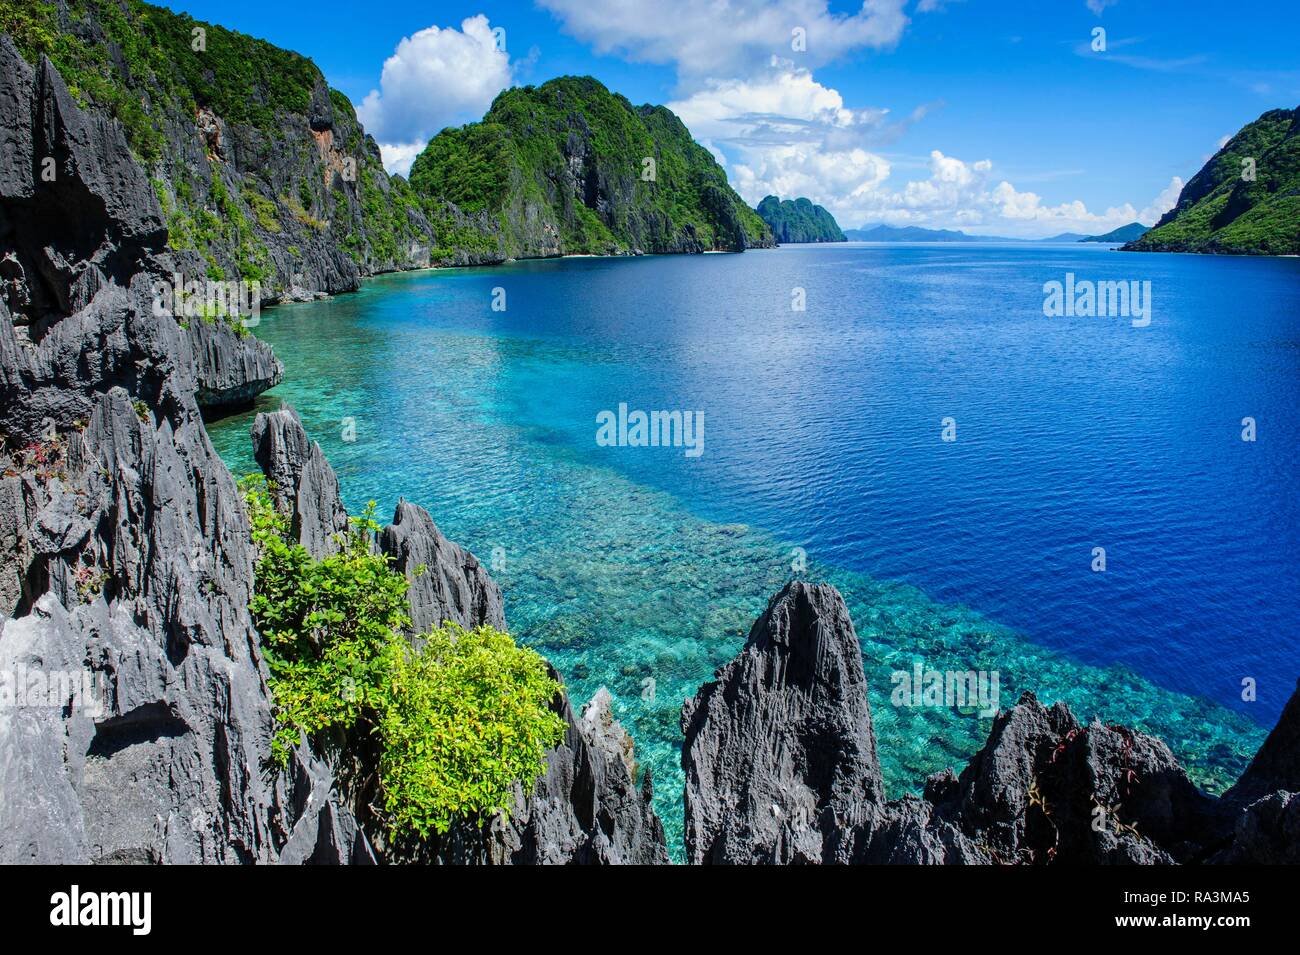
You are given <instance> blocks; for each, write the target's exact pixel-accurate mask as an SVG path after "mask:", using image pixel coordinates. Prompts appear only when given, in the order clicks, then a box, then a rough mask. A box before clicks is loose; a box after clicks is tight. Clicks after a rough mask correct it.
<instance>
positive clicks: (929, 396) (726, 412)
mask: <svg viewBox="0 0 1300 955" xmlns="http://www.w3.org/2000/svg"><path fill="white" fill-rule="evenodd" d="M1066 272H1073V273H1075V274H1076V276H1077V277H1078V278H1080V279H1085V278H1086V279H1094V280H1117V281H1119V280H1123V281H1131V280H1138V281H1142V280H1149V281H1150V282H1151V295H1152V321H1151V324H1150V326H1149V327H1146V328H1134V327H1132V325H1131V324H1130V322H1129V320H1128V319H1125V318H1081V317H1074V318H1048V317H1045V316H1044V314H1043V299H1044V293H1043V283H1045V282H1047V281H1050V280H1057V281H1063V280H1064V278H1065V273H1066ZM795 287H800V288H803V289H804V290H805V291H806V299H807V309H806V311H793V310H792V309H791V301H792V289H793V288H795ZM495 288H502V289H504V290H505V293H506V305H507V308H506V311H504V312H494V311H493V310H492V308H491V304H492V301H493V289H495ZM257 334H258V335H259V336H260V337H262V338H264V339H266V340H267V341H270V342H272V343H273V344H274V346H275V348H276V352H277V354H278V355H279V356H280V357H281V358H282V359H283V360H284V361H285V363H286V366H287V369H288V380H287V382H286V383H285V384H283V385H281V386H280V387H278V388H276V389H275V390H274V391H272V392H270V393H268V394H267V395H264V396H263V397H262V398H261V399H260V403H259V407H262V408H267V407H274V406H277V405H278V404H279V402H280V401H282V400H283V401H287V402H289V403H291V404H293V405H294V406H295V407H296V408H297V409H298V410H299V412H300V413H301V415H302V417H303V420H304V422H305V424H306V426H307V429H308V431H309V433H310V434H311V435H312V437H313V438H315V439H316V440H319V441H320V442H321V444H322V446H323V447H324V450H325V451H326V453H327V454H328V456H329V458H330V460H331V462H332V463H333V464H334V467H335V469H336V470H337V471H338V474H339V478H340V481H341V483H342V486H343V491H344V496H345V499H346V501H347V503H348V505H349V508H350V509H356V508H359V507H360V506H361V505H362V504H363V503H364V502H365V501H366V500H367V499H370V498H373V499H375V500H377V501H379V502H380V505H381V510H383V511H391V508H392V506H393V504H394V503H395V502H396V500H397V498H398V496H399V495H405V496H406V497H407V498H409V499H411V500H414V501H416V502H417V503H420V504H423V505H424V506H426V507H427V508H428V509H429V510H430V512H431V513H432V514H433V516H434V519H435V520H436V521H438V523H439V524H440V526H442V528H443V529H444V531H446V532H447V533H448V535H449V536H451V537H452V538H453V539H455V540H457V541H459V542H461V543H462V544H464V545H466V546H468V547H470V548H471V549H472V550H474V551H475V552H476V553H477V554H478V555H479V556H480V558H481V559H483V560H484V561H485V562H493V555H494V553H495V555H496V559H495V571H494V576H495V577H496V578H497V579H498V580H499V581H500V582H501V583H502V585H503V587H504V589H505V591H506V601H507V605H506V610H507V616H508V619H509V622H510V625H511V629H512V630H513V631H514V632H515V633H516V635H517V636H519V637H520V638H522V639H524V640H526V641H528V642H531V643H533V644H535V645H537V646H539V647H540V648H541V649H542V650H543V651H544V652H546V653H547V655H548V656H549V657H550V658H551V659H552V660H553V661H554V662H555V663H556V665H557V666H558V667H559V668H560V669H561V671H562V672H563V673H564V675H565V677H566V680H567V682H568V683H569V685H570V688H571V691H572V693H573V695H574V697H575V701H580V700H585V699H586V698H587V697H589V696H590V694H591V693H592V692H593V691H594V690H595V689H596V688H597V687H598V686H600V685H601V684H605V685H608V686H609V687H610V689H611V691H613V692H614V694H615V697H616V699H617V701H618V703H619V707H620V713H621V716H622V718H623V719H624V720H625V722H626V723H627V725H628V726H629V728H630V729H631V730H632V732H633V734H634V736H635V737H636V740H637V746H638V756H639V758H640V759H641V760H642V762H643V763H645V764H648V765H651V766H653V767H654V770H655V774H656V789H657V801H658V804H659V807H660V809H661V811H662V812H663V813H664V814H665V817H666V818H665V821H666V823H667V825H668V828H669V830H670V834H671V836H672V837H673V838H677V834H678V833H679V832H680V820H679V819H678V818H677V816H678V815H679V813H680V789H681V774H680V769H679V768H678V765H677V761H678V758H679V756H678V750H677V743H678V740H679V731H678V728H677V711H678V709H679V707H680V704H681V701H682V700H683V699H684V698H685V697H687V696H689V695H690V694H692V693H693V692H694V691H695V689H696V688H697V687H698V686H699V684H700V683H701V682H702V681H704V680H706V679H708V678H709V677H710V676H711V673H712V670H713V668H714V667H716V666H717V665H719V664H721V663H723V662H725V661H726V660H727V659H729V658H730V657H731V656H732V655H733V654H734V653H735V651H736V650H737V649H738V648H739V646H740V645H741V643H742V642H743V636H744V633H745V632H746V631H747V630H748V627H749V624H750V623H751V622H752V620H753V618H754V617H755V616H756V615H757V613H758V612H760V611H761V609H762V607H763V605H764V603H765V602H766V598H767V597H768V596H769V595H770V594H771V593H773V592H775V591H776V590H777V589H779V587H780V586H781V584H782V583H783V582H784V580H786V579H788V578H789V577H790V576H791V558H792V551H793V549H794V548H796V547H798V548H803V550H804V551H805V552H806V554H807V560H808V565H809V566H808V570H807V571H806V572H805V573H804V574H802V576H806V577H811V578H814V579H829V580H832V581H833V582H835V583H836V584H837V585H838V586H839V587H840V588H841V590H842V591H843V592H844V594H845V596H846V598H847V599H848V601H849V604H850V607H851V609H852V611H853V614H854V620H855V624H856V625H857V627H858V630H859V634H860V636H861V637H862V641H863V647H864V652H865V654H866V660H867V666H868V676H869V682H870V685H871V693H872V705H873V710H874V713H875V717H876V722H877V729H878V732H879V735H880V737H881V739H880V750H881V757H882V761H883V763H884V765H885V769H886V775H887V782H888V784H889V785H890V787H891V792H892V793H895V794H896V793H900V792H901V791H903V790H905V789H908V788H913V789H914V788H917V787H918V786H919V785H920V782H921V781H922V780H923V778H924V776H925V774H927V773H929V772H933V771H935V770H937V769H939V768H942V767H944V766H947V765H951V764H954V763H958V764H959V763H960V762H961V761H963V760H964V759H966V758H967V757H968V756H969V755H970V753H971V752H973V751H974V749H976V748H977V747H978V746H979V745H980V743H981V742H982V741H983V738H984V736H985V735H986V734H987V731H988V725H989V720H988V719H986V718H980V717H978V716H974V715H965V714H963V713H959V712H957V711H955V710H909V709H900V708H896V707H892V706H891V705H890V702H889V691H890V689H891V684H890V680H889V674H890V672H891V671H892V670H895V669H909V668H910V667H911V664H912V661H913V660H918V659H919V660H922V661H924V663H925V665H926V666H927V667H934V668H936V669H958V670H968V669H974V670H997V671H999V672H1000V674H1001V693H1002V705H1003V706H1004V707H1005V706H1008V705H1010V704H1011V703H1012V702H1014V700H1015V697H1016V696H1017V695H1018V694H1019V692H1020V690H1021V689H1024V688H1029V689H1034V690H1035V691H1037V692H1038V693H1039V695H1040V697H1043V698H1047V699H1049V700H1054V699H1058V698H1059V699H1065V700H1067V701H1068V702H1070V703H1071V705H1073V706H1074V707H1075V708H1076V709H1077V710H1078V711H1080V712H1081V714H1082V715H1084V716H1093V715H1096V716H1100V717H1101V718H1104V719H1115V720H1121V721H1125V722H1129V723H1133V724H1137V725H1139V726H1141V727H1143V728H1145V729H1148V730H1150V731H1153V732H1158V733H1160V734H1161V735H1162V736H1164V737H1165V738H1166V739H1167V740H1168V741H1169V742H1170V744H1171V746H1172V748H1173V749H1174V751H1175V753H1176V754H1177V755H1179V757H1180V758H1182V759H1183V760H1184V761H1185V762H1186V763H1187V764H1188V766H1189V768H1190V769H1191V771H1192V772H1193V774H1194V775H1195V777H1196V778H1197V779H1198V781H1200V782H1202V783H1203V784H1204V785H1206V786H1207V787H1209V788H1211V789H1218V788H1222V786H1223V785H1224V784H1225V783H1226V782H1228V781H1230V780H1231V778H1232V777H1233V776H1235V774H1236V773H1237V772H1239V771H1240V769H1241V768H1242V767H1243V766H1244V762H1245V761H1246V760H1247V759H1248V758H1249V755H1250V754H1251V753H1252V752H1253V750H1254V748H1255V747H1256V746H1257V745H1258V743H1259V741H1260V739H1261V738H1262V735H1263V732H1264V728H1266V727H1268V726H1271V725H1272V723H1273V721H1274V720H1275V719H1276V717H1277V715H1278V713H1279V712H1280V710H1281V707H1282V705H1283V703H1284V702H1285V700H1286V698H1287V697H1288V696H1289V694H1290V693H1291V691H1292V689H1293V688H1294V687H1295V683H1296V678H1297V676H1300V626H1298V625H1300V609H1298V607H1300V604H1298V602H1297V597H1298V596H1300V559H1298V558H1300V513H1298V505H1297V499H1296V494H1295V490H1296V478H1295V475H1294V471H1293V464H1294V461H1295V458H1296V447H1297V430H1298V428H1300V425H1298V424H1297V420H1296V412H1297V409H1298V408H1300V401H1297V398H1300V394H1298V392H1300V374H1297V372H1298V371H1300V260H1296V259H1262V258H1253V259H1249V258H1229V257H1216V256H1179V255H1160V254H1136V253H1119V252H1114V251H1111V250H1109V249H1107V248H1105V247H1101V246H1093V245H1089V244H1084V245H1070V246H1040V245H1006V246H969V245H962V246H951V245H948V246H945V245H935V246H898V245H883V246H871V245H860V244H851V245H843V246H813V247H798V246H795V247H787V248H783V249H779V250H774V251H755V252H749V253H745V254H743V255H706V256H693V257H687V256H680V257H647V258H643V259H633V260H624V259H568V260H563V261H547V262H533V263H518V264H511V265H507V266H503V267H500V268H494V269H473V270H445V271H437V272H423V273H415V274H407V275H399V276H392V277H385V278H380V279H376V280H374V281H371V282H369V283H368V284H367V285H366V287H365V289H364V290H363V291H361V292H359V293H357V294H355V295H348V296H340V297H338V298H336V299H333V300H330V301H326V302H320V303H314V304H310V305H295V306H287V307H283V308H278V309H273V310H270V311H268V312H267V313H265V314H264V316H263V321H262V324H261V326H260V327H259V328H258V329H257ZM620 402H625V403H626V404H627V405H628V406H629V407H630V408H632V409H643V410H647V411H649V410H656V409H677V410H694V411H701V412H703V414H704V420H705V442H704V453H703V454H702V455H700V456H699V457H696V458H691V457H688V456H686V455H685V454H684V453H683V449H681V448H639V447H638V448H632V447H623V448H609V447H600V446H598V445H597V442H596V440H595V436H596V416H597V414H598V413H599V412H600V411H603V410H615V409H617V407H618V405H619V403H620ZM1246 416H1251V417H1253V418H1255V420H1256V422H1257V428H1258V439H1257V440H1256V441H1254V442H1245V441H1242V440H1241V431H1242V418H1243V417H1246ZM349 417H350V418H353V419H355V423H356V440H355V441H353V442H346V441H344V440H343V423H342V422H343V419H344V418H349ZM945 417H951V418H953V419H955V421H956V425H957V440H956V441H955V442H950V443H949V442H944V441H942V440H941V428H942V425H941V421H942V419H944V418H945ZM250 420H251V415H241V416H238V417H235V418H231V419H227V420H225V421H222V422H219V423H216V424H214V425H213V426H212V427H211V428H210V431H211V433H212V435H213V441H214V443H215V444H216V445H217V447H218V450H219V451H221V453H222V455H223V456H224V457H225V459H226V460H227V462H228V463H230V465H231V467H232V469H233V470H234V471H235V472H236V473H237V474H238V473H245V472H248V471H250V470H253V468H254V465H253V464H252V461H251V457H250V454H249V448H248V437H247V430H248V426H249V424H250ZM1094 547H1104V548H1105V550H1106V555H1107V569H1106V571H1105V572H1104V573H1094V572H1093V571H1092V569H1091V563H1092V559H1093V554H1092V551H1093V548H1094ZM1244 678H1253V679H1254V680H1256V681H1257V682H1258V699H1257V700H1256V701H1254V702H1245V701H1243V700H1242V698H1241V691H1242V680H1243V679H1244ZM649 680H653V681H654V683H653V689H654V692H653V694H651V693H650V692H649V689H650V686H651V684H650V683H649V682H647V681H649Z"/></svg>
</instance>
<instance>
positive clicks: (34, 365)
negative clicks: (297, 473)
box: [0, 38, 363, 863]
mask: <svg viewBox="0 0 1300 955" xmlns="http://www.w3.org/2000/svg"><path fill="white" fill-rule="evenodd" d="M0 72H2V73H3V74H4V77H5V82H4V84H3V85H2V87H0V88H2V89H3V93H0V110H2V111H3V113H4V115H3V116H2V117H0V119H3V122H0V130H3V135H4V136H5V137H6V140H5V145H6V149H5V150H4V154H3V158H2V159H0V236H3V241H4V242H6V243H8V242H11V241H14V240H15V239H16V240H17V246H16V248H17V253H18V256H19V257H25V258H26V260H27V261H28V262H29V263H30V264H31V265H32V267H31V268H28V269H27V270H26V273H27V274H28V275H29V276H39V277H40V279H39V286H38V287H36V288H34V290H33V294H32V296H31V298H32V302H33V303H36V304H39V306H40V314H39V316H38V318H37V320H36V321H30V320H29V321H21V320H20V321H15V317H14V316H13V315H12V314H11V313H10V310H9V307H8V303H7V301H5V302H0V432H3V434H4V436H5V438H6V441H5V442H4V444H3V446H0V474H3V475H4V477H3V478H2V479H0V554H2V555H3V556H4V560H5V576H4V579H3V580H2V581H0V595H2V596H3V599H4V604H3V608H0V609H3V611H4V615H3V617H0V681H6V680H7V681H8V683H9V685H10V687H11V688H12V687H13V686H14V685H15V681H16V678H17V677H18V676H19V675H20V674H21V675H22V686H23V699H22V700H21V702H18V703H16V705H14V706H4V707H0V862H176V863H188V862H272V861H276V860H277V859H278V858H279V854H280V851H281V849H282V848H283V847H284V846H285V845H286V843H288V842H289V841H290V839H291V838H294V839H295V845H299V844H301V843H303V842H305V841H306V840H305V837H300V836H298V835H297V833H298V832H300V831H302V830H303V828H304V827H309V828H312V829H313V831H317V832H318V831H319V830H320V822H319V816H318V814H317V813H316V811H315V810H316V808H317V807H319V806H320V805H322V804H323V803H326V802H329V803H332V806H333V808H332V809H331V810H330V812H331V814H332V817H331V818H332V819H333V820H335V821H336V828H338V829H339V830H340V831H345V830H346V829H347V828H348V826H349V822H348V815H347V811H346V810H345V809H344V808H343V807H342V806H341V805H339V804H338V802H337V799H336V797H335V796H334V795H333V789H332V788H329V787H322V786H320V785H316V784H313V787H312V788H313V789H314V790H315V791H316V792H317V796H316V798H315V800H314V801H311V800H306V799H304V798H300V796H299V793H300V791H301V790H302V785H301V784H299V783H296V782H295V780H296V779H297V778H298V777H300V776H302V773H301V772H298V771H296V770H295V769H294V766H295V765H296V764H297V763H299V762H301V761H302V760H304V759H305V758H306V755H305V754H301V753H300V754H295V756H294V757H293V760H292V761H291V771H290V772H287V773H275V772H271V771H268V768H269V766H270V762H269V761H270V755H271V745H270V744H271V733H272V729H273V724H272V719H271V701H270V697H269V694H268V691H267V685H266V670H265V667H264V665H263V662H262V659H261V651H260V641H259V638H258V635H257V632H256V630H255V629H254V628H253V625H252V621H251V619H250V617H249V612H248V603H249V597H250V594H251V590H252V585H253V550H252V544H251V540H250V537H249V527H248V524H247V521H246V519H245V516H244V512H243V508H242V506H241V502H240V500H239V494H238V491H237V489H236V487H235V484H234V481H233V480H232V478H231V476H230V474H229V472H228V471H227V470H226V468H225V467H224V466H223V465H222V463H221V461H220V459H219V458H218V457H217V455H216V453H215V452H214V450H213V448H212V445H211V443H210V442H209V441H208V437H207V434H206V432H205V431H204V429H203V422H202V419H201V417H200V415H199V409H198V405H197V403H196V402H195V393H196V391H197V390H198V384H197V381H196V379H195V367H194V361H193V353H192V350H191V345H190V343H189V341H188V339H187V338H186V336H185V335H184V333H183V331H182V330H181V329H180V328H179V327H178V326H177V324H176V323H175V321H173V320H172V319H171V317H170V316H168V315H165V314H164V315H161V316H159V315H158V314H156V313H155V311H154V309H153V295H152V283H153V281H154V278H155V277H157V276H160V275H162V274H164V273H165V272H166V263H164V262H162V261H159V260H156V259H154V258H153V257H152V256H151V254H150V250H151V249H153V248H154V247H156V246H160V244H161V242H160V240H161V239H163V238H165V233H161V232H160V220H159V219H158V218H157V216H156V214H155V213H156V209H157V206H156V203H155V202H154V201H153V199H152V191H151V189H150V188H149V185H148V182H147V179H146V178H145V177H144V174H143V172H142V171H141V170H140V169H139V168H138V167H137V166H136V165H135V164H134V161H133V160H132V159H131V156H130V154H129V152H127V150H126V146H125V143H124V142H123V139H122V136H121V132H120V130H119V129H118V128H117V127H116V126H115V125H114V124H112V123H108V122H105V121H103V120H99V119H96V118H94V117H91V116H88V115H86V114H84V113H82V112H81V111H80V110H79V109H78V108H77V107H76V105H75V104H74V103H73V102H72V101H71V100H70V98H69V97H68V96H67V91H66V90H65V89H64V88H63V85H62V81H61V80H59V79H58V77H57V74H55V73H54V72H53V71H52V70H51V69H50V68H49V66H48V64H42V66H41V69H40V70H39V71H38V72H35V71H31V70H29V69H27V68H26V67H25V64H22V63H21V61H20V60H16V59H15V54H14V52H13V49H12V45H11V44H10V43H9V41H8V39H7V38H0ZM24 103H26V104H28V106H27V108H26V109H24V108H23V107H22V104H24ZM44 148H52V149H53V150H54V155H55V158H56V160H57V162H56V173H57V174H56V178H55V180H54V181H53V183H48V184H41V183H33V182H31V181H29V180H27V179H24V178H23V170H27V171H28V172H29V173H30V171H31V170H34V169H38V168H39V167H40V160H41V158H42V156H41V155H40V150H41V149H44ZM15 150H16V151H15ZM15 228H17V229H18V230H19V233H17V234H16V233H15V232H14V231H13V230H14V229H15ZM6 230H8V231H6ZM42 230H47V231H42ZM42 243H45V244H44V245H43V244H42ZM34 281H35V280H34ZM27 318H28V319H30V318H31V316H28V317H27ZM33 680H34V681H35V682H34V683H33V682H32V681H33ZM33 687H35V689H32V688H33ZM0 692H3V690H2V689H0ZM308 805H310V806H311V808H312V813H311V815H312V818H311V820H310V821H309V822H307V823H303V819H302V818H300V815H301V813H303V812H305V811H306V810H305V809H303V808H302V807H304V806H308ZM300 823H303V825H299V824H300ZM352 825H353V826H354V824H352ZM316 841H317V843H321V840H319V839H318V840H316ZM336 841H338V843H339V846H340V851H339V853H338V855H339V856H340V859H342V857H343V855H344V852H345V849H346V847H345V846H344V845H343V842H342V841H341V840H336ZM328 842H329V840H325V845H324V847H323V848H321V849H318V850H316V851H314V852H313V853H312V857H314V858H316V859H317V860H321V859H324V858H326V857H327V856H328ZM358 851H359V850H357V849H356V847H353V848H352V849H351V850H350V851H349V853H348V855H347V861H350V860H351V859H352V858H353V857H354V856H355V855H356V854H357V852H358ZM362 854H363V853H362Z"/></svg>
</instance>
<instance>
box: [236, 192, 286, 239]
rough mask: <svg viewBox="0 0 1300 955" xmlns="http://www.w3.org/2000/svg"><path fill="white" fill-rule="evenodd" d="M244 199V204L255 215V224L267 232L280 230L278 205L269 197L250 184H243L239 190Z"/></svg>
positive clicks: (276, 232) (273, 232)
mask: <svg viewBox="0 0 1300 955" xmlns="http://www.w3.org/2000/svg"><path fill="white" fill-rule="evenodd" d="M240 195H241V196H242V197H243V199H244V203H245V205H247V206H248V208H249V209H251V210H253V215H254V216H256V217H257V224H258V225H260V226H261V227H262V228H263V229H265V230H266V231H267V232H270V233H272V234H279V233H280V232H281V231H282V228H283V227H282V226H281V225H280V218H279V215H280V207H279V206H277V205H276V204H275V202H274V201H273V200H271V199H268V198H266V196H264V195H262V194H261V193H259V192H257V191H256V190H255V189H253V187H252V186H250V185H248V184H245V185H244V187H243V189H242V190H241V192H240Z"/></svg>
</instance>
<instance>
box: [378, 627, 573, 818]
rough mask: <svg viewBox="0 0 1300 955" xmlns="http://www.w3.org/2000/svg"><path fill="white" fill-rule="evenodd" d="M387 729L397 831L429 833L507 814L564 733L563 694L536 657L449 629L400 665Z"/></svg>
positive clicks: (387, 797)
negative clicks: (556, 705) (558, 704)
mask: <svg viewBox="0 0 1300 955" xmlns="http://www.w3.org/2000/svg"><path fill="white" fill-rule="evenodd" d="M392 664H393V665H392V669H391V670H390V671H389V675H390V680H391V682H390V685H389V690H388V697H387V700H386V706H385V709H384V714H383V717H382V719H381V721H380V724H379V727H380V732H381V734H382V736H383V740H384V755H383V759H382V761H381V763H380V767H379V772H380V780H381V783H382V786H383V790H384V807H385V811H386V813H387V815H388V818H389V820H390V825H391V826H392V827H393V828H394V829H396V830H399V831H407V832H414V833H416V834H418V835H420V836H425V835H428V833H429V831H430V830H437V831H438V832H446V831H447V827H448V826H449V825H450V823H451V821H452V819H453V818H455V817H458V816H459V817H471V818H473V817H480V818H482V817H488V816H491V815H492V814H493V813H495V812H498V811H509V809H510V806H511V805H512V804H513V802H514V785H515V782H516V781H518V780H521V779H524V780H527V781H528V782H530V783H531V781H532V780H533V779H534V778H535V776H536V775H537V773H538V768H539V767H540V766H542V765H544V759H545V753H546V750H547V749H548V748H550V747H551V746H554V745H555V744H556V743H557V742H558V741H559V740H560V738H561V737H562V736H563V733H564V720H562V719H561V718H560V716H559V715H558V714H557V713H555V712H554V711H553V710H551V709H550V708H549V707H548V704H549V703H550V702H551V700H552V699H553V698H554V697H555V695H556V694H557V693H559V692H560V691H561V690H562V689H563V687H561V686H560V684H559V683H557V682H556V681H555V680H554V679H552V678H551V676H550V675H549V673H548V671H547V668H546V664H545V662H544V661H543V660H542V658H541V657H539V656H538V655H537V654H536V653H535V652H534V651H532V650H528V649H524V648H521V647H518V646H516V645H515V642H514V641H513V640H512V639H511V638H510V636H509V635H508V634H504V633H501V632H499V631H497V630H494V629H492V628H491V627H480V628H478V629H476V630H471V631H467V630H464V629H462V628H461V627H459V626H457V625H455V624H446V625H444V626H443V627H441V628H439V629H438V630H435V631H433V632H432V633H431V634H429V636H428V638H427V642H425V643H424V644H423V646H421V647H420V648H419V649H413V648H411V647H409V646H405V645H403V646H401V647H400V648H399V649H398V652H397V653H396V654H394V656H393V659H392Z"/></svg>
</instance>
